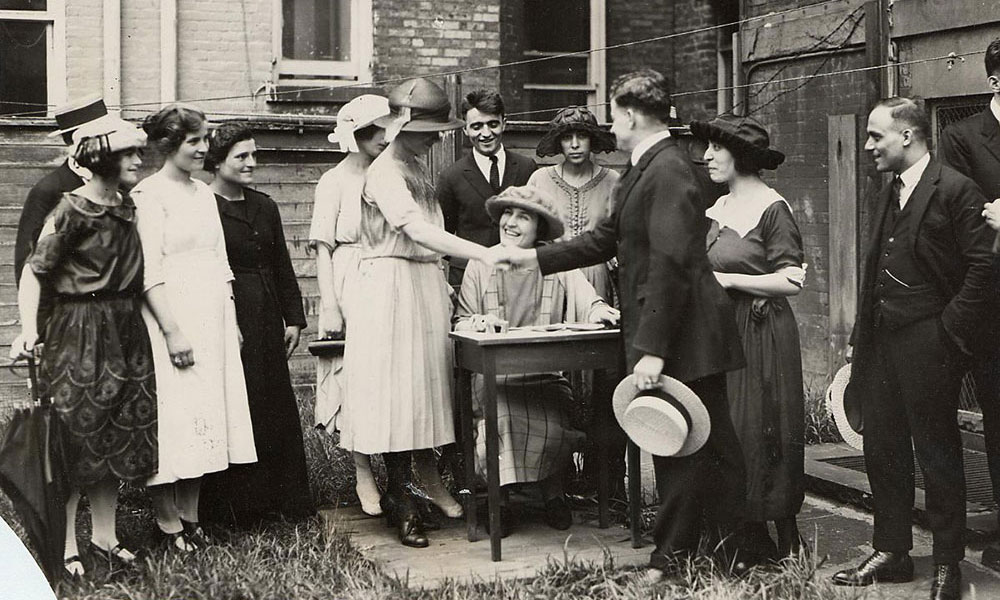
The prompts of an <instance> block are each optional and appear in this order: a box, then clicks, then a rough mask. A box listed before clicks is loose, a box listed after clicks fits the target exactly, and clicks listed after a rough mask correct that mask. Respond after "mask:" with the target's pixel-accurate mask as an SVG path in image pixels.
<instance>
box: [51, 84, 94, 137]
mask: <svg viewBox="0 0 1000 600" xmlns="http://www.w3.org/2000/svg"><path fill="white" fill-rule="evenodd" d="M53 114H54V116H55V118H56V125H57V126H58V127H59V129H57V130H56V131H53V132H52V133H50V134H49V137H56V136H57V135H61V136H62V138H63V141H64V142H66V143H67V144H71V143H73V132H74V131H76V130H77V128H78V127H80V126H81V125H85V124H87V123H90V122H91V121H95V120H97V119H100V118H101V117H103V116H105V115H107V114H108V108H107V107H106V106H105V105H104V98H102V97H100V96H98V95H96V94H94V95H91V96H87V97H85V98H80V99H79V100H76V101H74V102H71V103H69V104H65V105H63V106H60V107H58V108H56V109H55V111H53Z"/></svg>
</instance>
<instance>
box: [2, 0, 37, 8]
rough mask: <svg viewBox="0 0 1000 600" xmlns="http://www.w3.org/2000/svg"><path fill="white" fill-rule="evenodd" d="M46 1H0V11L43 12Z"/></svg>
mask: <svg viewBox="0 0 1000 600" xmlns="http://www.w3.org/2000/svg"><path fill="white" fill-rule="evenodd" d="M47 5H48V0H0V10H45V9H46V8H47Z"/></svg>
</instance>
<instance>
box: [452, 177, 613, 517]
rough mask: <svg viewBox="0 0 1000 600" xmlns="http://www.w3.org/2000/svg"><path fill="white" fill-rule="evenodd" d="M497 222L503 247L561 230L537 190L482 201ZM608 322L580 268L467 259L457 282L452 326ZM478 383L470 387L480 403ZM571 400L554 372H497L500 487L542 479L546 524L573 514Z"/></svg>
mask: <svg viewBox="0 0 1000 600" xmlns="http://www.w3.org/2000/svg"><path fill="white" fill-rule="evenodd" d="M486 210H487V212H489V213H490V216H491V217H492V218H493V220H494V221H495V222H498V223H499V227H500V245H501V246H503V247H518V248H534V247H535V246H538V245H539V244H541V243H543V242H547V241H549V240H553V239H558V238H560V237H562V235H563V232H564V231H563V224H562V221H561V220H560V218H559V216H558V213H557V211H556V208H555V205H554V203H553V202H552V201H551V200H550V199H549V198H548V197H547V196H546V195H545V194H544V193H543V192H542V191H541V190H539V189H538V188H535V187H532V186H524V187H511V188H507V189H506V190H504V191H503V192H501V193H500V195H499V196H494V197H493V198H490V199H489V200H487V201H486ZM605 321H606V322H610V323H615V322H617V321H618V311H617V310H615V309H614V308H611V307H610V306H608V305H607V304H606V303H605V302H604V300H602V299H601V297H600V296H598V295H597V293H596V292H595V291H594V288H593V286H591V285H590V284H589V283H587V280H586V279H585V278H584V276H583V274H582V273H581V272H580V271H579V270H573V271H566V272H563V273H555V274H552V275H546V276H542V274H541V272H539V270H538V269H537V268H527V269H512V270H509V271H502V270H498V269H494V268H492V267H490V266H489V265H484V264H481V263H470V265H469V267H468V268H467V269H466V271H465V276H464V278H463V279H462V289H461V293H460V295H459V303H458V313H457V315H456V323H455V329H456V330H457V331H487V330H490V331H492V330H493V325H494V324H495V323H498V322H506V323H507V324H508V326H509V327H528V326H533V325H550V324H552V323H563V322H587V323H601V322H605ZM482 387H483V380H482V376H477V377H476V379H475V381H474V384H473V389H474V391H475V398H476V401H477V403H478V402H479V395H480V394H481V391H482ZM572 404H573V395H572V391H571V390H570V386H569V382H568V381H567V380H566V379H564V378H563V377H562V376H561V375H559V374H558V373H546V374H540V375H505V376H501V377H497V421H498V424H499V427H500V485H502V486H506V485H511V484H515V483H534V482H539V483H541V487H542V496H543V499H544V501H545V522H546V523H547V524H548V525H549V526H550V527H553V528H555V529H567V528H569V526H570V525H571V524H572V523H573V517H572V514H571V513H570V510H569V506H568V505H567V504H566V498H565V496H564V494H563V479H564V467H566V466H567V463H568V462H569V460H568V459H569V456H570V453H571V452H572V450H573V447H574V446H576V445H577V444H578V443H579V442H580V441H582V439H583V437H584V436H583V434H582V433H581V432H579V431H576V430H575V429H573V428H572V427H571V425H570V420H569V415H568V414H567V409H568V408H570V407H571V405H572ZM476 413H477V430H478V432H479V433H478V436H477V438H476V439H477V440H478V442H477V445H476V465H477V467H480V470H481V471H482V470H484V469H483V466H484V465H485V462H486V430H485V425H484V421H483V419H482V417H481V410H478V409H477V410H476ZM500 514H501V518H500V521H501V526H502V528H503V535H506V534H507V533H509V531H510V527H511V520H510V512H509V511H508V509H507V506H506V503H504V505H503V506H502V507H501V513H500Z"/></svg>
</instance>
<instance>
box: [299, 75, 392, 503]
mask: <svg viewBox="0 0 1000 600" xmlns="http://www.w3.org/2000/svg"><path fill="white" fill-rule="evenodd" d="M388 114H389V100H387V99H386V98H384V97H382V96H375V95H372V94H365V95H362V96H358V97H357V98H355V99H354V100H351V101H350V102H348V103H347V104H345V105H344V106H343V108H341V109H340V110H339V111H338V112H337V127H336V129H335V130H334V132H333V134H331V135H330V138H329V139H330V141H333V142H338V143H339V144H340V148H341V150H344V151H346V152H348V155H347V157H346V158H345V159H344V160H342V161H341V162H340V164H338V165H337V166H336V167H334V168H332V169H330V170H329V171H327V172H326V173H324V174H323V176H322V177H320V179H319V183H318V184H317V185H316V202H315V204H314V205H313V219H312V226H311V227H310V228H309V243H310V245H311V246H312V247H313V249H314V250H315V251H316V279H317V281H318V282H319V298H320V308H319V326H318V328H317V330H318V331H317V333H318V336H319V338H320V339H333V338H336V337H340V338H342V339H343V337H344V335H345V333H346V329H345V322H346V316H345V315H346V314H347V313H349V312H350V310H349V309H348V302H347V294H348V293H349V292H352V291H353V290H354V289H355V287H356V285H357V274H358V263H359V262H360V260H361V189H362V187H364V183H365V171H367V170H368V167H369V165H371V164H372V161H373V160H375V157H377V156H378V155H379V154H381V153H382V151H383V150H385V147H386V142H385V130H384V129H382V128H381V127H379V126H378V125H376V124H375V120H376V119H378V118H380V117H384V116H386V115H388ZM343 366H344V365H343V359H342V358H340V357H337V358H319V359H317V361H316V425H317V426H319V427H323V428H324V429H326V430H327V431H329V432H331V433H332V432H333V431H334V430H335V429H338V428H343V426H344V425H343V422H342V418H343V415H342V414H340V407H341V404H342V403H343V402H344V401H346V400H347V399H346V398H344V391H345V388H346V384H347V381H346V377H345V375H346V374H345V372H344V369H343ZM352 455H353V457H354V470H355V474H356V476H357V479H356V481H357V483H356V485H355V490H356V491H357V494H358V500H360V501H361V510H362V511H364V512H365V513H366V514H368V515H371V516H373V517H377V516H378V515H381V514H382V507H381V506H380V504H379V503H380V501H381V494H380V493H379V490H378V486H376V485H375V478H374V477H373V476H372V470H371V462H370V460H369V457H368V455H367V454H362V453H360V452H352Z"/></svg>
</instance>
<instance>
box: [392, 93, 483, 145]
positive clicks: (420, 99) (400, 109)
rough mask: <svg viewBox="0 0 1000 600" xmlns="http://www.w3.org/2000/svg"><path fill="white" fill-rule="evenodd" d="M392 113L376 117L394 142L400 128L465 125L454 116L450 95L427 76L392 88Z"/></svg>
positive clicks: (441, 129)
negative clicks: (452, 115)
mask: <svg viewBox="0 0 1000 600" xmlns="http://www.w3.org/2000/svg"><path fill="white" fill-rule="evenodd" d="M389 109H390V111H391V114H389V115H386V116H384V117H381V118H378V119H376V120H375V124H376V125H378V126H379V127H382V128H384V129H385V139H386V141H388V142H391V141H392V140H393V139H395V138H396V136H397V135H398V134H399V132H400V131H425V132H430V131H450V130H452V129H459V128H460V127H462V126H463V125H465V122H464V121H461V120H459V119H454V118H452V117H451V102H449V101H448V95H447V94H445V93H444V90H442V89H441V88H440V87H438V86H437V85H435V84H433V83H431V82H430V81H428V80H426V79H411V80H409V81H405V82H403V83H401V84H399V85H398V86H396V87H395V88H394V89H393V90H392V91H391V92H389Z"/></svg>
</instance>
